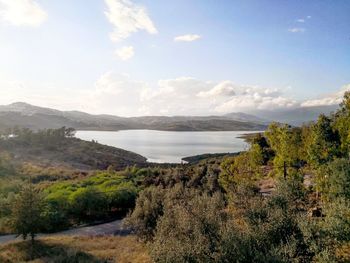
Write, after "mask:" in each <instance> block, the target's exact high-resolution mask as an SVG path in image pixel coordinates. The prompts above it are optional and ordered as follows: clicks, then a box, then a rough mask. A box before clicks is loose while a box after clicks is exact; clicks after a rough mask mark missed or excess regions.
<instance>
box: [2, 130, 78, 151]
mask: <svg viewBox="0 0 350 263" xmlns="http://www.w3.org/2000/svg"><path fill="white" fill-rule="evenodd" d="M74 135H75V130H74V129H73V128H66V127H62V128H59V129H45V130H39V131H33V130H31V129H28V128H18V127H15V128H10V129H7V130H6V131H5V132H3V133H2V134H1V136H0V137H1V138H2V144H4V145H7V144H10V145H11V144H13V143H17V144H18V143H19V144H23V145H31V146H44V147H46V148H54V147H55V146H57V145H60V144H62V143H64V142H65V141H66V139H67V138H72V137H74Z"/></svg>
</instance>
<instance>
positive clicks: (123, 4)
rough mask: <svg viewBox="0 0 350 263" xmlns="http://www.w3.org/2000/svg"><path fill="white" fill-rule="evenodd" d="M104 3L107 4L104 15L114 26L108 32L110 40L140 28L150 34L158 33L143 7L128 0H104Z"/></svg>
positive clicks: (128, 34) (115, 39)
mask: <svg viewBox="0 0 350 263" xmlns="http://www.w3.org/2000/svg"><path fill="white" fill-rule="evenodd" d="M105 3H106V5H107V11H105V15H106V17H107V19H108V21H109V22H110V23H111V24H112V25H113V26H114V31H113V32H112V33H111V34H110V37H111V39H112V41H115V42H117V41H120V40H123V39H126V38H128V37H129V36H130V35H131V34H132V33H136V32H138V31H140V30H145V31H147V32H148V33H150V34H157V33H158V30H157V29H156V27H155V26H154V24H153V21H152V20H151V18H150V17H149V15H148V13H147V11H146V9H145V8H144V7H142V6H139V5H136V4H134V3H132V2H131V1H129V0H105Z"/></svg>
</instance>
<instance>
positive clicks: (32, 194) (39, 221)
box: [12, 184, 44, 244]
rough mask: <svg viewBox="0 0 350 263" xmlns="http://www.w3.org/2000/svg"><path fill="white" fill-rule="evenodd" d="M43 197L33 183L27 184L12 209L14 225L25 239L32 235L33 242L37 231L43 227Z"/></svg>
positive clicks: (18, 233)
mask: <svg viewBox="0 0 350 263" xmlns="http://www.w3.org/2000/svg"><path fill="white" fill-rule="evenodd" d="M43 211H44V203H43V198H42V196H41V194H40V193H38V192H37V191H36V190H35V189H34V187H33V185H32V184H30V185H29V186H26V187H24V188H23V189H22V191H21V192H20V193H19V195H18V197H17V198H16V200H15V202H14V206H13V210H12V227H13V230H14V231H15V233H16V234H17V235H22V237H23V239H24V240H25V239H27V237H28V236H30V237H31V240H32V244H33V243H34V238H35V236H36V234H37V233H39V232H40V231H41V230H42V229H43V222H44V220H43V216H42V213H43Z"/></svg>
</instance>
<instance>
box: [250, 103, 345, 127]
mask: <svg viewBox="0 0 350 263" xmlns="http://www.w3.org/2000/svg"><path fill="white" fill-rule="evenodd" d="M338 107H339V106H338V105H330V106H315V107H299V108H294V109H282V110H274V111H269V110H259V111H252V112H251V113H252V114H254V115H255V116H258V118H263V119H268V120H273V121H276V122H281V123H288V124H291V125H297V126H298V125H302V124H303V123H307V122H310V121H314V120H317V118H318V116H319V115H320V114H326V115H329V114H330V113H332V112H334V111H336V110H337V109H338Z"/></svg>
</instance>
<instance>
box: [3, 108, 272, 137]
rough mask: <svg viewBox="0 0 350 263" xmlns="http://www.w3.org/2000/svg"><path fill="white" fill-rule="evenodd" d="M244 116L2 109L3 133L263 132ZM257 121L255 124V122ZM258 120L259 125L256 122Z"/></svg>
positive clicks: (262, 127)
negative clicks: (16, 129) (69, 130)
mask: <svg viewBox="0 0 350 263" xmlns="http://www.w3.org/2000/svg"><path fill="white" fill-rule="evenodd" d="M246 117H247V118H244V116H243V114H242V113H239V114H231V115H230V116H205V117H201V116H174V117H167V116H144V117H130V118H125V117H119V116H112V115H92V114H88V113H84V112H79V111H59V110H54V109H49V108H43V107H37V106H33V105H30V104H27V103H24V102H16V103H13V104H10V105H5V106H0V129H5V128H8V127H14V126H19V127H27V128H30V129H33V130H37V129H45V128H59V127H62V126H67V127H73V128H75V129H81V130H111V131H116V130H126V129H150V130H166V131H247V130H264V129H265V128H266V124H265V123H263V122H261V121H260V120H259V118H257V117H255V116H252V115H249V118H248V115H246ZM253 120H256V121H253ZM257 120H259V121H257Z"/></svg>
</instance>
